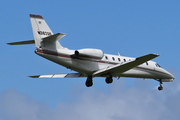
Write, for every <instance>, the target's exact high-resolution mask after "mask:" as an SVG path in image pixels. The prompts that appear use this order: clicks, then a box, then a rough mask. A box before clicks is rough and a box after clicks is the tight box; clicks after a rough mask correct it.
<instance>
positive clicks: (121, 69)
mask: <svg viewBox="0 0 180 120" xmlns="http://www.w3.org/2000/svg"><path fill="white" fill-rule="evenodd" d="M30 19H31V25H32V30H33V34H34V40H29V41H20V42H13V43H8V44H10V45H22V44H34V43H35V45H36V50H35V53H36V54H38V55H40V56H42V57H44V58H46V59H48V60H50V61H52V62H55V63H57V64H59V65H62V66H64V67H66V68H68V69H71V70H74V71H77V73H68V74H53V75H35V76H30V77H32V78H77V77H87V80H86V83H85V84H86V86H87V87H91V86H92V85H93V78H94V77H104V78H105V81H106V83H108V84H109V83H112V82H113V77H117V78H118V79H119V78H120V77H131V78H144V79H154V80H156V81H159V82H160V86H159V87H158V90H162V89H163V87H162V83H163V82H171V81H173V80H174V76H173V75H172V74H170V73H169V72H167V71H166V70H164V69H163V68H161V67H160V66H159V65H158V64H157V63H156V62H153V61H150V60H151V59H153V58H156V57H158V56H159V55H157V54H148V55H145V56H141V57H137V58H131V57H124V56H121V55H120V54H119V55H110V54H105V53H103V51H102V50H100V49H91V48H86V49H80V50H70V49H67V48H64V47H62V46H61V44H60V43H59V42H58V40H59V39H61V38H62V37H64V36H65V35H66V34H64V33H57V34H53V33H52V31H51V29H50V28H49V26H48V25H47V23H46V22H45V20H44V19H43V17H42V16H40V15H33V14H30Z"/></svg>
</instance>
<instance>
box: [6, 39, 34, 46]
mask: <svg viewBox="0 0 180 120" xmlns="http://www.w3.org/2000/svg"><path fill="white" fill-rule="evenodd" d="M7 44H8V45H27V44H35V41H34V40H28V41H19V42H11V43H7Z"/></svg>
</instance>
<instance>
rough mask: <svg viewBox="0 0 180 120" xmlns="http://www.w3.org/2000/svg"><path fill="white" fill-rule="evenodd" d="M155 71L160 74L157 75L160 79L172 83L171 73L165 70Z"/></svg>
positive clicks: (157, 69)
mask: <svg viewBox="0 0 180 120" xmlns="http://www.w3.org/2000/svg"><path fill="white" fill-rule="evenodd" d="M155 70H156V71H157V72H159V73H160V74H159V77H160V79H164V80H167V81H173V80H174V76H173V75H172V74H171V73H169V72H168V71H166V70H165V69H163V68H156V69H155Z"/></svg>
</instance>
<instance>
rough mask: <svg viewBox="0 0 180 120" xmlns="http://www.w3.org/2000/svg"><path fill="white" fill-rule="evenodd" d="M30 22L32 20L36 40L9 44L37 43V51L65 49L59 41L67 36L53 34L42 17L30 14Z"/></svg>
mask: <svg viewBox="0 0 180 120" xmlns="http://www.w3.org/2000/svg"><path fill="white" fill-rule="evenodd" d="M30 20H31V25H32V31H33V35H34V40H28V41H20V42H12V43H8V44H10V45H23V44H34V43H35V45H36V48H37V49H46V50H58V49H63V47H62V46H61V44H60V43H59V42H58V40H59V39H61V38H62V37H64V36H65V35H66V34H64V33H57V34H53V32H52V31H51V29H50V28H49V26H48V25H47V23H46V21H45V20H44V19H43V17H42V16H40V15H33V14H30Z"/></svg>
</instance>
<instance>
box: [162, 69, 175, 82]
mask: <svg viewBox="0 0 180 120" xmlns="http://www.w3.org/2000/svg"><path fill="white" fill-rule="evenodd" d="M163 72H164V74H165V75H166V78H165V79H163V81H167V82H172V81H173V80H174V76H173V75H172V74H171V73H170V72H168V71H166V70H164V69H163Z"/></svg>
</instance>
